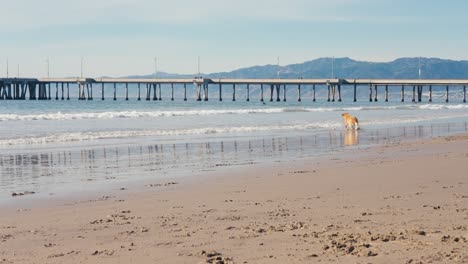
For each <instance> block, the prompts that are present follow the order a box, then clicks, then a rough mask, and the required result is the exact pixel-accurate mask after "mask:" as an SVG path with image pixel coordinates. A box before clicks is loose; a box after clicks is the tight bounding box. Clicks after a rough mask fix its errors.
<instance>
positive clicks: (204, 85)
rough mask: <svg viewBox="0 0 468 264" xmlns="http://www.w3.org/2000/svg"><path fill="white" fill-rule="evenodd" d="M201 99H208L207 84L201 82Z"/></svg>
mask: <svg viewBox="0 0 468 264" xmlns="http://www.w3.org/2000/svg"><path fill="white" fill-rule="evenodd" d="M203 100H204V101H208V84H207V83H204V84H203Z"/></svg>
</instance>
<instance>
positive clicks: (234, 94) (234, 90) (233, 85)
mask: <svg viewBox="0 0 468 264" xmlns="http://www.w3.org/2000/svg"><path fill="white" fill-rule="evenodd" d="M232 101H233V102H234V101H236V84H235V83H234V84H232Z"/></svg>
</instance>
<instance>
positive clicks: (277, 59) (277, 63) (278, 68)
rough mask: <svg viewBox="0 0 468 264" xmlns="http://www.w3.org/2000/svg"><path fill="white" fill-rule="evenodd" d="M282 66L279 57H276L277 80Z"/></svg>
mask: <svg viewBox="0 0 468 264" xmlns="http://www.w3.org/2000/svg"><path fill="white" fill-rule="evenodd" d="M279 74H280V66H279V56H278V57H276V78H277V79H279Z"/></svg>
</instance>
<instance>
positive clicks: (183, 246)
mask: <svg viewBox="0 0 468 264" xmlns="http://www.w3.org/2000/svg"><path fill="white" fill-rule="evenodd" d="M467 162H468V135H460V136H450V137H443V138H435V139H425V140H417V141H412V142H406V143H398V144H388V145H383V146H378V147H372V148H366V149H358V150H352V151H345V152H343V153H339V154H336V155H333V156H327V157H325V158H323V159H321V160H313V161H310V162H309V161H295V162H275V163H273V164H267V165H265V164H263V165H262V164H260V165H252V166H243V167H239V168H236V167H232V168H228V169H226V171H227V172H226V173H222V174H220V173H216V172H207V173H206V175H205V176H204V177H201V178H199V179H196V180H190V181H189V180H187V181H184V180H177V181H175V180H174V181H170V180H169V181H161V182H152V183H147V184H145V185H144V186H141V188H136V189H135V188H125V186H122V187H123V189H122V190H121V191H118V192H112V193H109V194H107V193H102V194H100V195H96V197H92V198H89V199H83V200H80V201H74V202H70V201H66V202H63V204H62V205H57V206H55V205H54V206H50V205H45V204H43V205H39V206H38V205H35V206H30V207H27V206H26V207H22V208H14V207H8V208H4V209H2V211H3V212H2V214H1V215H0V263H318V262H321V263H329V262H330V263H467V262H468V249H467V248H468V243H467V241H468V231H467V227H468V165H467V164H468V163H467ZM129 173H131V172H129ZM32 195H34V194H32ZM22 198H23V197H17V199H22Z"/></svg>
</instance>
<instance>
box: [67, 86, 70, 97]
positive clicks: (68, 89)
mask: <svg viewBox="0 0 468 264" xmlns="http://www.w3.org/2000/svg"><path fill="white" fill-rule="evenodd" d="M67 100H70V84H69V83H67Z"/></svg>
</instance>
